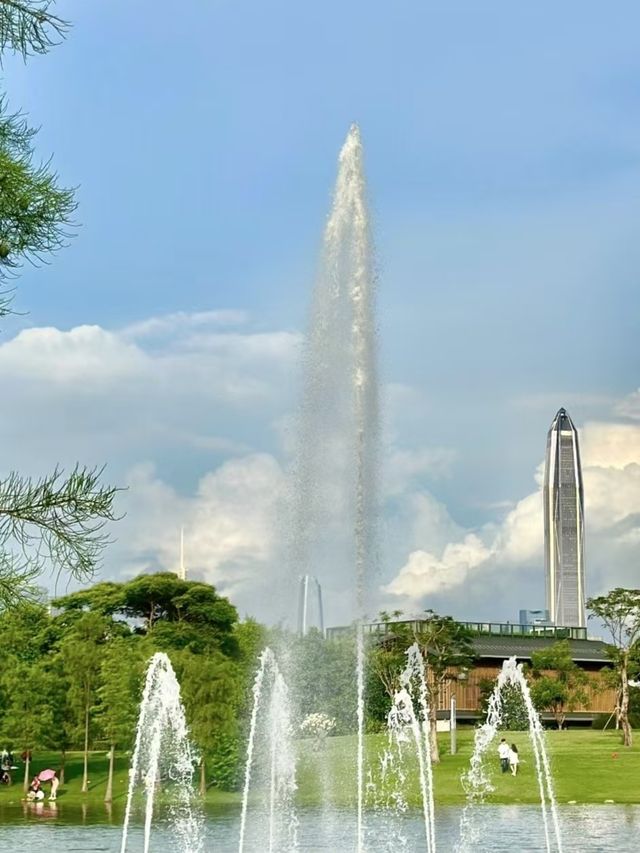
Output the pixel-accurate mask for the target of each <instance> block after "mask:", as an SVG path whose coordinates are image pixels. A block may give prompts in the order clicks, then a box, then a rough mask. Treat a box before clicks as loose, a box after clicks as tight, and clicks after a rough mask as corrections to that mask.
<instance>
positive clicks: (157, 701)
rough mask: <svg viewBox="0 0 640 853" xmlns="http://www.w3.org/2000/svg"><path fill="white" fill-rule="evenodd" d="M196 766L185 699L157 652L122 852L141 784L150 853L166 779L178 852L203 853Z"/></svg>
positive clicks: (146, 697) (146, 850)
mask: <svg viewBox="0 0 640 853" xmlns="http://www.w3.org/2000/svg"><path fill="white" fill-rule="evenodd" d="M195 763H196V757H195V756H194V754H193V751H192V748H191V744H190V742H189V736H188V729H187V723H186V719H185V715H184V708H183V707H182V702H181V700H180V685H179V684H178V681H177V679H176V676H175V673H174V671H173V668H172V666H171V661H170V660H169V658H168V657H167V655H165V654H164V653H162V652H158V653H156V654H154V655H153V657H152V658H151V660H150V661H149V667H148V669H147V677H146V681H145V686H144V692H143V694H142V702H141V704H140V714H139V717H138V725H137V729H136V741H135V748H134V751H133V758H132V761H131V769H130V770H129V789H128V793H127V805H126V809H125V817H124V826H123V829H122V843H121V847H120V853H126V849H127V838H128V834H129V823H130V821H131V812H132V807H133V798H134V793H135V788H136V785H138V784H139V783H142V785H143V787H144V795H145V818H144V853H149V849H150V843H151V824H152V820H153V807H154V799H155V795H156V790H157V787H158V785H159V784H160V783H161V782H162V781H164V778H166V779H168V780H169V783H170V785H171V798H170V801H169V806H168V812H169V820H170V823H171V825H172V829H173V832H174V834H175V842H176V849H177V850H178V851H179V853H199V852H200V851H202V849H203V838H202V820H201V817H200V815H199V814H198V811H197V809H196V807H195V803H194V791H193V770H194V766H195Z"/></svg>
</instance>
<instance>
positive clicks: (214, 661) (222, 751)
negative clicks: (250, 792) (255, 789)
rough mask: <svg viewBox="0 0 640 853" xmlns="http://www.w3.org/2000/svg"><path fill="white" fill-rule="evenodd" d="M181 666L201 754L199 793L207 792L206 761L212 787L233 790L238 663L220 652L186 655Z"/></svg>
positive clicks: (187, 705)
mask: <svg viewBox="0 0 640 853" xmlns="http://www.w3.org/2000/svg"><path fill="white" fill-rule="evenodd" d="M178 666H179V672H180V682H181V685H182V688H181V689H182V698H183V701H184V705H185V711H186V714H187V721H188V723H189V729H190V732H191V736H192V738H193V740H194V742H195V743H196V745H197V746H198V748H199V749H200V753H201V755H200V793H201V794H202V795H203V796H204V795H205V794H206V791H207V762H210V765H211V773H210V776H211V778H212V782H213V784H215V785H216V786H218V787H220V788H226V789H232V788H234V787H235V785H236V783H237V777H238V761H239V750H238V741H239V726H238V709H239V707H240V704H241V702H242V687H243V685H242V680H241V678H239V677H238V676H239V675H240V673H239V668H238V664H237V663H236V662H235V661H233V660H230V659H229V658H226V657H224V656H223V655H222V654H220V653H212V654H209V655H196V654H193V653H192V652H185V653H183V654H182V655H181V656H180V662H179V665H178Z"/></svg>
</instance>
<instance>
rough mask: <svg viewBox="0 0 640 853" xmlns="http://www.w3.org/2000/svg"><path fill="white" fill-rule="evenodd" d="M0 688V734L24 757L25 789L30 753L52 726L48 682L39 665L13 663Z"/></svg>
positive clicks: (27, 785) (5, 673) (6, 670)
mask: <svg viewBox="0 0 640 853" xmlns="http://www.w3.org/2000/svg"><path fill="white" fill-rule="evenodd" d="M2 681H3V688H4V693H5V697H6V701H7V705H6V710H5V714H4V718H3V720H2V734H3V735H4V737H5V738H6V739H7V740H8V741H9V742H10V743H13V744H16V743H17V744H18V746H19V748H20V750H21V752H23V753H24V754H25V756H26V757H25V766H24V782H23V788H24V790H25V791H26V790H27V789H28V787H29V767H30V764H31V753H32V751H33V750H34V749H35V748H36V746H39V745H40V744H41V743H42V741H43V740H44V739H45V736H46V732H47V731H48V730H49V729H50V727H51V723H52V717H51V709H50V705H49V702H48V694H49V690H50V686H51V683H50V681H49V679H48V678H47V675H46V673H45V671H44V669H43V667H42V664H41V663H40V662H39V663H33V664H28V663H17V664H16V665H14V666H11V667H10V668H9V669H5V671H4V673H3V676H2Z"/></svg>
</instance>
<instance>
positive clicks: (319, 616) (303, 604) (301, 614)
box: [298, 575, 324, 637]
mask: <svg viewBox="0 0 640 853" xmlns="http://www.w3.org/2000/svg"><path fill="white" fill-rule="evenodd" d="M311 584H313V586H314V587H315V595H314V598H315V603H316V620H317V622H316V626H315V627H317V628H318V629H319V631H320V633H321V634H322V635H323V636H324V612H323V608H322V587H321V586H320V584H319V583H318V580H317V578H314V577H312V576H311V575H302V577H301V578H300V589H299V593H298V633H299V634H300V635H301V636H303V637H304V635H305V634H306V633H307V632H308V630H309V628H310V626H311V621H312V620H311V618H310V612H311V608H310V606H309V605H310V602H309V586H310V585H311Z"/></svg>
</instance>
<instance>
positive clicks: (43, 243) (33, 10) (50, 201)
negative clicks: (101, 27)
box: [0, 0, 76, 316]
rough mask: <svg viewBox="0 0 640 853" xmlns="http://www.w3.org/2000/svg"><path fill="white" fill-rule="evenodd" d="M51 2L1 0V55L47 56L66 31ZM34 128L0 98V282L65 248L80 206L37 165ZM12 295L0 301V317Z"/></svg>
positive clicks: (47, 170)
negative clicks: (23, 265) (26, 264)
mask: <svg viewBox="0 0 640 853" xmlns="http://www.w3.org/2000/svg"><path fill="white" fill-rule="evenodd" d="M51 6H52V0H0V54H1V53H3V52H4V51H5V50H10V51H13V52H14V53H20V54H22V56H23V57H24V58H25V59H26V58H27V56H29V55H31V54H37V53H40V54H42V53H46V52H47V51H48V49H49V48H50V47H52V46H53V45H54V44H56V43H57V42H58V41H60V40H61V39H62V38H63V37H64V34H65V32H66V31H67V29H68V25H67V23H66V22H65V21H63V20H61V19H60V18H58V17H56V16H55V15H53V14H51V13H50V12H49V8H50V7H51ZM35 133H36V131H35V130H33V129H32V128H30V127H29V126H28V125H27V123H26V121H25V120H24V119H23V118H22V117H21V116H20V114H16V113H10V112H9V111H8V109H7V104H6V99H5V98H4V97H2V96H0V280H2V279H3V278H6V277H7V275H9V274H10V273H11V272H12V271H13V270H15V268H16V267H18V266H19V265H20V263H21V262H22V261H23V260H29V261H32V262H37V261H40V260H42V259H43V256H46V255H47V254H49V253H51V252H53V251H55V250H56V249H59V248H60V247H61V246H63V245H64V243H65V241H66V239H67V237H68V231H69V227H70V225H71V217H72V215H73V212H74V210H75V207H76V203H75V200H74V193H73V191H72V190H69V189H64V188H62V187H60V186H59V185H58V182H57V177H56V174H55V172H53V171H52V170H51V168H50V166H49V164H48V163H45V164H41V163H37V162H35V153H34V147H33V138H34V136H35ZM9 297H10V294H7V292H6V291H5V293H4V294H3V297H2V298H1V299H0V316H2V314H6V313H8V311H9V305H10V298H9Z"/></svg>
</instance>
